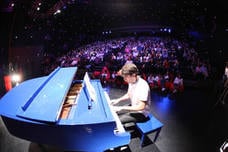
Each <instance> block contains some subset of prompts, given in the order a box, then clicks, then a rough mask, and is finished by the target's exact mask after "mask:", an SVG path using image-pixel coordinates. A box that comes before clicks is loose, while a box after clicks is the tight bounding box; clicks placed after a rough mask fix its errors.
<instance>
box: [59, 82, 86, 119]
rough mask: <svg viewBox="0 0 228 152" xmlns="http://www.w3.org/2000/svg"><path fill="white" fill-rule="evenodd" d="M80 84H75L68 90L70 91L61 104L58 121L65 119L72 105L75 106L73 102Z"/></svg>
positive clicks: (79, 89)
mask: <svg viewBox="0 0 228 152" xmlns="http://www.w3.org/2000/svg"><path fill="white" fill-rule="evenodd" d="M81 88H82V84H81V83H80V84H79V83H75V84H73V86H72V87H71V88H70V90H69V91H68V93H67V96H66V98H65V101H64V103H63V107H62V111H61V113H60V119H67V117H68V115H69V113H70V110H71V108H72V106H73V105H76V103H75V101H76V98H77V96H78V94H79V92H80V91H81Z"/></svg>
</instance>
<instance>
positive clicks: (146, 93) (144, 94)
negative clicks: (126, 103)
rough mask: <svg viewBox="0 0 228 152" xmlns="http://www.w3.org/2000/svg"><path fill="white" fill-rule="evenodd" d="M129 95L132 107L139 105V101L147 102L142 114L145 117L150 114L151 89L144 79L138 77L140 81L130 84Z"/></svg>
mask: <svg viewBox="0 0 228 152" xmlns="http://www.w3.org/2000/svg"><path fill="white" fill-rule="evenodd" d="M128 95H129V97H130V99H131V105H132V106H133V105H137V104H139V101H145V102H146V107H145V109H144V110H143V111H140V112H143V113H144V115H145V116H147V115H148V113H150V102H151V98H150V96H151V94H150V87H149V85H148V83H147V82H146V81H145V80H144V79H142V78H141V77H139V76H138V79H137V81H136V82H135V83H129V85H128Z"/></svg>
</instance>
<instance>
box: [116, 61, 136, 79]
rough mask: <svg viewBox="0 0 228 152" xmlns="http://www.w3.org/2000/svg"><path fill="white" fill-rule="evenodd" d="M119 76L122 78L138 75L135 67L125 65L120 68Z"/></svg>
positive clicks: (133, 65)
mask: <svg viewBox="0 0 228 152" xmlns="http://www.w3.org/2000/svg"><path fill="white" fill-rule="evenodd" d="M120 74H121V75H122V76H124V75H132V74H139V70H138V68H137V66H136V65H135V64H133V63H127V64H125V65H124V66H123V67H122V68H121V70H120Z"/></svg>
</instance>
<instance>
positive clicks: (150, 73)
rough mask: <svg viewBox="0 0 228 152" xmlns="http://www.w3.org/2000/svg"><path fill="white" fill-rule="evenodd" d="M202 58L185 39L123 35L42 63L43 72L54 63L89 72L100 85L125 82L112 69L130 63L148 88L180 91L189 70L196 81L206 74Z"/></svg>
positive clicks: (206, 66)
mask: <svg viewBox="0 0 228 152" xmlns="http://www.w3.org/2000/svg"><path fill="white" fill-rule="evenodd" d="M205 61H206V58H204V59H202V58H201V57H200V56H199V54H198V52H197V51H196V49H195V48H193V47H191V46H190V45H189V44H188V43H187V42H183V41H179V40H176V39H173V38H169V37H149V36H148V37H145V36H142V37H137V38H136V37H124V38H118V39H112V40H106V41H97V42H94V43H91V44H88V45H85V46H81V47H79V48H75V49H72V50H71V51H69V52H68V53H66V54H65V55H63V56H59V57H57V58H56V60H55V62H54V63H53V62H51V63H45V64H44V66H43V71H44V73H45V74H48V73H49V72H50V71H52V70H53V69H54V68H56V67H57V66H60V67H68V66H78V67H79V68H85V69H87V70H88V71H89V72H91V73H93V78H99V79H101V81H102V84H106V83H118V84H117V85H116V86H122V85H124V84H125V83H124V81H123V80H122V79H121V78H120V77H118V75H117V74H116V71H117V69H119V68H120V67H122V65H123V64H125V63H132V62H133V63H135V64H136V65H137V66H138V67H139V68H140V71H141V73H140V74H141V75H142V76H143V78H144V79H145V80H147V81H148V83H149V85H150V87H151V88H152V89H157V90H159V91H166V92H168V93H176V92H182V91H183V88H184V82H183V81H184V80H183V79H184V76H185V74H186V73H188V75H189V71H190V72H191V71H192V72H191V73H190V74H191V75H192V76H193V78H194V79H196V80H201V79H208V78H209V77H210V68H209V67H210V64H209V62H205ZM180 73H182V75H180Z"/></svg>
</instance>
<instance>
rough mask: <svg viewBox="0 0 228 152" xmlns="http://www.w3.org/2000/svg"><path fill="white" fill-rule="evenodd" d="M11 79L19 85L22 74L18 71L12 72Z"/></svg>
mask: <svg viewBox="0 0 228 152" xmlns="http://www.w3.org/2000/svg"><path fill="white" fill-rule="evenodd" d="M11 80H12V82H13V83H14V84H15V85H16V86H17V85H19V82H20V81H21V76H20V74H17V73H14V74H12V75H11Z"/></svg>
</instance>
